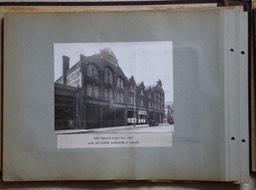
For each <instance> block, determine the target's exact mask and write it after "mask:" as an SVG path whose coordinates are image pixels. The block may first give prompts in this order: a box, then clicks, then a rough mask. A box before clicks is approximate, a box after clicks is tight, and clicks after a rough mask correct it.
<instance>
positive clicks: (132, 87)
mask: <svg viewBox="0 0 256 190" xmlns="http://www.w3.org/2000/svg"><path fill="white" fill-rule="evenodd" d="M131 92H135V85H134V84H131Z"/></svg>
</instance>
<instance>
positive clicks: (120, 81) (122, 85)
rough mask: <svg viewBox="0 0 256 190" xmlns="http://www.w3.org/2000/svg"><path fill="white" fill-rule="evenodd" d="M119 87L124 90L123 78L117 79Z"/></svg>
mask: <svg viewBox="0 0 256 190" xmlns="http://www.w3.org/2000/svg"><path fill="white" fill-rule="evenodd" d="M117 87H119V88H124V80H123V79H122V78H121V77H118V79H117Z"/></svg>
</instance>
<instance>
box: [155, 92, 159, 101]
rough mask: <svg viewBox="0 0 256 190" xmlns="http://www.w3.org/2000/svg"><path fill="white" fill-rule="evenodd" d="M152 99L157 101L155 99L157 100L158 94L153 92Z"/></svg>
mask: <svg viewBox="0 0 256 190" xmlns="http://www.w3.org/2000/svg"><path fill="white" fill-rule="evenodd" d="M154 99H155V100H156V101H157V99H158V94H157V92H155V93H154Z"/></svg>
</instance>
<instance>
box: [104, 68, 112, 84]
mask: <svg viewBox="0 0 256 190" xmlns="http://www.w3.org/2000/svg"><path fill="white" fill-rule="evenodd" d="M104 82H105V83H108V84H113V72H112V71H111V70H110V68H105V69H104Z"/></svg>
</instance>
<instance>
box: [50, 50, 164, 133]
mask: <svg viewBox="0 0 256 190" xmlns="http://www.w3.org/2000/svg"><path fill="white" fill-rule="evenodd" d="M62 58H63V63H62V64H63V73H62V76H61V77H60V78H59V79H57V81H56V82H55V84H54V87H55V130H63V129H91V128H101V127H111V126H124V125H132V124H146V123H148V121H149V119H154V120H155V121H157V122H159V123H161V122H163V120H164V114H165V109H164V107H165V106H164V99H165V93H164V90H163V88H162V82H161V80H160V79H159V81H157V83H156V84H155V85H152V86H148V87H147V86H145V85H144V83H143V82H141V83H138V84H137V83H136V81H135V79H134V77H133V76H131V77H130V78H127V77H126V76H125V74H124V73H123V71H122V69H121V68H120V66H119V65H118V60H117V58H116V56H115V54H114V53H113V51H112V50H111V49H110V48H104V49H102V50H100V53H98V54H94V55H91V56H85V55H80V60H79V61H78V63H76V64H75V65H74V66H72V67H71V68H70V66H69V65H70V64H69V60H70V59H69V57H67V56H63V57H62Z"/></svg>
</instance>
